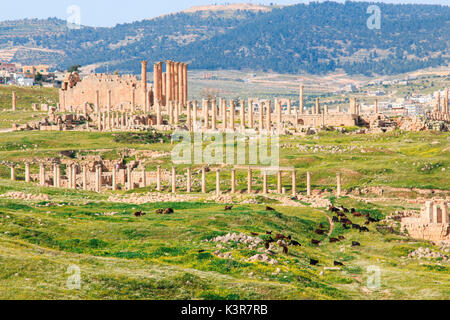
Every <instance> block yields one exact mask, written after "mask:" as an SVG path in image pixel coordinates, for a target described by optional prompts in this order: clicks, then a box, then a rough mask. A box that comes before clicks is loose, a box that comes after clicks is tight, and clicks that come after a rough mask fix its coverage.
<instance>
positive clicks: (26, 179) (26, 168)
mask: <svg viewBox="0 0 450 320" xmlns="http://www.w3.org/2000/svg"><path fill="white" fill-rule="evenodd" d="M25 182H30V164H29V163H28V162H25Z"/></svg>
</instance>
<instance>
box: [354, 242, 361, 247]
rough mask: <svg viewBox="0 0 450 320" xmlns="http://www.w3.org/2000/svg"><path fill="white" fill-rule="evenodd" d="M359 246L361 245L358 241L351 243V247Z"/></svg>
mask: <svg viewBox="0 0 450 320" xmlns="http://www.w3.org/2000/svg"><path fill="white" fill-rule="evenodd" d="M359 246H361V243H359V242H358V241H352V247H359Z"/></svg>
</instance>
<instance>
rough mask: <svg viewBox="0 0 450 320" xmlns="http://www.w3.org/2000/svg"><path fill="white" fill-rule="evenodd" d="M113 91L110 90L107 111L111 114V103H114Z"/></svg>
mask: <svg viewBox="0 0 450 320" xmlns="http://www.w3.org/2000/svg"><path fill="white" fill-rule="evenodd" d="M111 94H112V92H111V90H108V102H107V106H106V108H107V109H106V112H107V113H108V114H109V113H110V112H111V104H112V96H111Z"/></svg>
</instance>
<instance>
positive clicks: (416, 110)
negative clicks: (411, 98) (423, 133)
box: [405, 104, 424, 116]
mask: <svg viewBox="0 0 450 320" xmlns="http://www.w3.org/2000/svg"><path fill="white" fill-rule="evenodd" d="M405 108H406V112H407V113H408V116H420V115H423V114H424V112H423V107H422V106H421V105H420V104H409V105H405Z"/></svg>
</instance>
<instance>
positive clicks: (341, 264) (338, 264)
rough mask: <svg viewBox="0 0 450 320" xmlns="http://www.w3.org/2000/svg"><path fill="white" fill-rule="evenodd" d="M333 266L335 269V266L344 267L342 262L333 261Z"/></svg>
mask: <svg viewBox="0 0 450 320" xmlns="http://www.w3.org/2000/svg"><path fill="white" fill-rule="evenodd" d="M333 264H334V265H335V266H336V267H337V266H340V267H343V266H344V264H343V263H342V262H339V261H334V262H333Z"/></svg>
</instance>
